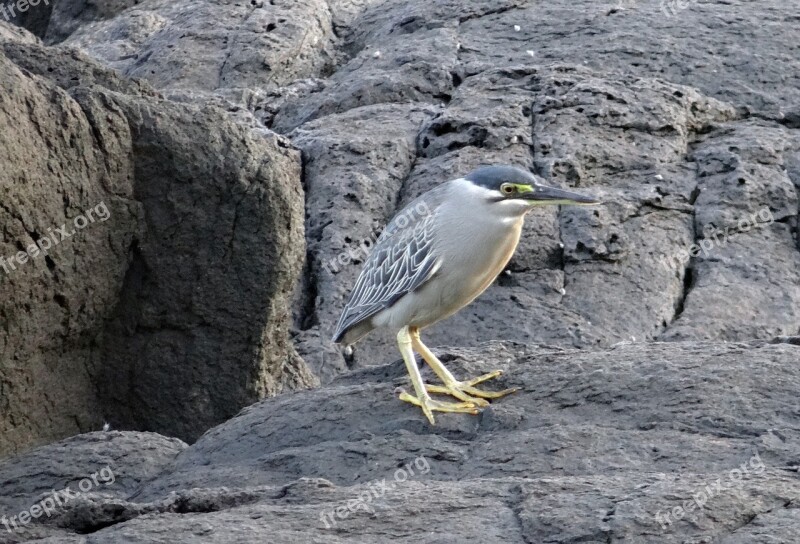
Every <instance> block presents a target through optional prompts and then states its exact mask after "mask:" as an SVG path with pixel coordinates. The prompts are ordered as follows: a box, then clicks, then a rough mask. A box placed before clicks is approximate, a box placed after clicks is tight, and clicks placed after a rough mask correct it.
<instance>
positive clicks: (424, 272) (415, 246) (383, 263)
mask: <svg viewBox="0 0 800 544" xmlns="http://www.w3.org/2000/svg"><path fill="white" fill-rule="evenodd" d="M415 202H417V201H415ZM418 208H419V206H417V207H414V203H413V202H412V204H410V205H409V206H407V207H406V208H405V209H404V210H403V211H402V212H400V213H399V214H398V215H397V217H395V219H394V220H392V222H390V223H389V225H387V227H386V228H385V229H384V231H383V232H382V233H381V235H380V236H379V237H378V240H377V242H376V243H375V247H374V249H373V250H372V252H371V253H370V255H369V257H368V258H367V261H366V262H365V263H364V268H363V269H362V270H361V274H359V276H358V279H357V280H356V284H355V286H354V287H353V291H352V292H351V293H350V298H349V299H348V301H347V304H346V305H345V307H344V310H343V311H342V316H341V317H340V318H339V322H338V323H337V325H336V333H335V334H334V342H338V341H340V340H341V338H342V336H344V333H345V332H346V331H347V330H348V329H350V328H351V327H353V326H355V325H357V324H358V323H361V322H362V321H364V320H366V319H369V318H370V317H372V316H374V315H375V314H377V313H378V312H380V311H381V310H383V309H384V308H388V307H390V306H392V305H393V304H395V303H396V302H397V301H398V300H399V299H401V298H402V297H403V296H404V295H406V294H407V293H410V292H412V291H414V290H415V289H417V288H418V287H420V286H421V285H422V284H423V283H425V282H426V281H428V280H429V279H430V277H431V276H432V275H433V274H434V273H435V272H436V269H437V268H438V264H439V261H438V259H437V258H436V257H435V256H434V255H433V236H432V233H433V226H434V221H435V215H436V214H435V210H430V209H428V208H427V207H426V210H427V213H411V212H413V211H414V210H417V209H418Z"/></svg>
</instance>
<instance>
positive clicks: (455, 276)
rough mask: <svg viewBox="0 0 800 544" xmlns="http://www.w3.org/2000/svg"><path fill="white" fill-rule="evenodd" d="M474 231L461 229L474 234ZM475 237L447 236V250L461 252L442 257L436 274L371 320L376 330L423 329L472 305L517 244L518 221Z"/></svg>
mask: <svg viewBox="0 0 800 544" xmlns="http://www.w3.org/2000/svg"><path fill="white" fill-rule="evenodd" d="M475 230H476V229H464V230H463V232H472V233H474V232H475ZM479 230H481V232H480V234H479V235H477V236H476V235H474V234H473V235H472V236H471V237H470V238H461V239H459V238H458V237H459V233H457V232H454V233H450V234H451V236H452V239H451V240H450V243H449V245H448V247H451V248H464V249H463V250H460V251H457V252H450V253H449V254H447V253H445V254H446V257H445V258H444V260H443V262H442V266H441V268H440V269H439V271H438V272H437V273H436V274H435V275H434V277H433V278H432V279H430V280H429V281H428V282H427V283H425V284H424V285H423V286H422V287H421V288H419V289H418V290H416V291H415V292H412V293H408V294H407V295H406V296H404V297H402V298H401V299H400V300H398V301H397V303H395V305H394V306H392V308H390V309H387V310H386V311H384V312H381V314H379V315H377V316H375V317H376V319H375V322H374V323H375V325H376V326H387V327H391V328H395V329H400V328H401V327H403V326H405V325H411V326H414V327H420V328H423V327H427V326H430V325H432V324H433V323H436V322H437V321H439V320H441V319H445V318H447V317H449V316H451V315H453V314H454V313H455V312H457V311H458V310H460V309H461V308H463V307H464V306H466V305H467V304H469V303H470V302H472V301H473V300H474V299H475V298H476V297H478V295H480V294H481V293H482V292H483V291H485V290H486V288H487V287H489V286H490V285H491V284H492V282H493V281H494V280H495V278H497V276H498V274H500V272H502V271H503V268H505V266H506V264H508V261H509V260H510V259H511V257H512V256H513V254H514V250H515V249H516V247H517V244H518V243H519V237H520V233H521V230H522V220H521V219H520V221H518V222H514V223H513V224H509V225H507V226H506V227H505V231H504V232H498V231H497V229H496V228H495V230H494V231H492V230H487V229H479Z"/></svg>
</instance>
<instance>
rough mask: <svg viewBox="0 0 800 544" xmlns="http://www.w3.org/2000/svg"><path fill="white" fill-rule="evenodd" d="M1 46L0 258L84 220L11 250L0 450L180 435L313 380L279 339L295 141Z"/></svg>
mask: <svg viewBox="0 0 800 544" xmlns="http://www.w3.org/2000/svg"><path fill="white" fill-rule="evenodd" d="M2 47H3V49H2V51H4V52H5V54H6V55H7V57H6V56H2V55H0V60H2V70H3V78H2V81H3V82H4V85H5V86H6V87H4V92H3V97H2V98H1V99H0V100H3V101H4V104H3V107H2V108H0V112H2V113H5V116H2V113H0V123H5V125H6V127H7V128H6V129H5V130H3V131H2V132H3V134H5V135H7V136H8V135H12V134H13V135H14V136H13V138H12V139H8V138H6V140H3V141H2V144H3V145H2V149H0V154H4V155H5V156H3V157H2V162H3V163H4V164H6V165H8V166H7V167H6V168H5V169H3V172H2V173H0V176H2V177H0V179H1V180H2V184H1V185H0V186H2V187H3V191H4V195H3V197H2V199H1V200H2V202H0V215H3V214H4V215H5V217H3V219H2V225H3V226H4V229H5V231H4V233H3V237H2V239H0V256H3V257H5V258H7V259H9V258H11V257H12V256H13V257H15V258H16V256H17V255H18V252H20V251H24V250H26V249H27V248H28V247H30V246H31V245H32V244H34V243H35V242H36V241H39V240H42V239H45V238H47V237H51V238H52V235H55V233H56V232H57V231H56V230H55V229H57V228H58V227H60V226H61V225H63V224H67V226H68V231H67V233H68V234H69V228H70V225H72V224H73V223H74V221H75V219H76V218H79V219H81V221H82V223H83V218H84V217H85V218H86V219H87V220H89V221H88V223H89V224H90V225H87V226H85V230H83V229H80V228H79V227H80V225H78V224H75V229H74V230H76V234H75V237H74V238H72V237H71V236H68V237H69V240H65V241H64V242H63V243H62V244H60V245H58V246H57V247H54V248H53V251H52V252H51V254H50V255H47V256H43V255H42V254H41V252H40V253H39V254H38V258H30V262H27V261H28V259H29V258H28V257H25V260H26V262H25V263H22V262H21V261H16V260H15V261H14V263H19V264H15V265H14V267H13V268H12V267H11V264H8V263H9V261H8V260H7V261H6V263H7V267H8V268H9V270H5V271H4V272H3V276H2V283H0V315H2V316H3V321H4V326H5V334H2V335H0V346H2V348H1V349H0V352H2V353H4V354H5V355H4V358H3V367H2V370H1V371H2V384H3V389H4V390H3V395H2V402H3V412H2V419H0V422H1V423H0V425H2V433H0V434H2V439H0V452H3V453H8V452H14V451H18V450H19V449H21V448H24V447H26V446H30V445H34V444H37V443H41V442H43V441H48V440H52V439H54V438H58V437H62V436H65V435H69V434H74V433H76V432H81V431H87V430H92V429H98V428H99V427H100V426H101V425H102V424H103V421H104V420H107V421H110V422H111V423H112V424H113V425H114V427H115V428H116V427H123V428H146V429H157V430H159V431H161V432H163V433H166V434H171V435H176V436H181V437H184V438H186V439H187V440H191V439H194V438H196V437H197V436H199V435H200V434H202V432H203V431H204V430H206V429H207V428H208V427H210V426H211V425H213V424H215V423H219V422H221V421H223V420H225V419H227V418H229V417H231V416H232V415H233V414H235V413H236V411H237V410H239V409H240V408H241V407H243V406H246V405H248V404H250V403H252V402H254V401H255V400H257V399H259V398H262V397H263V396H265V395H274V394H277V393H279V392H281V391H284V390H288V389H293V388H303V387H307V386H309V385H312V384H314V383H315V378H314V377H313V376H312V375H311V374H310V373H309V372H308V371H307V369H306V367H305V364H304V363H303V361H302V360H301V359H300V358H299V357H298V356H297V354H296V352H295V350H294V348H293V347H292V346H291V344H290V343H289V337H288V332H289V331H288V329H289V323H290V314H289V304H290V297H291V292H292V289H293V286H294V284H295V281H296V279H297V278H298V277H299V276H300V273H301V267H302V260H303V256H304V253H305V250H304V241H303V222H302V221H303V216H302V189H301V186H300V163H299V156H298V154H297V152H296V151H293V150H292V149H290V146H289V144H288V143H287V142H286V141H285V140H284V139H282V138H280V137H278V136H276V135H275V134H273V133H270V132H269V131H265V130H263V129H261V130H253V129H251V128H248V127H245V126H243V125H241V124H237V123H235V122H234V121H232V120H231V119H229V118H228V117H227V116H226V114H225V113H224V112H222V111H221V110H218V109H216V108H213V107H206V108H200V107H197V106H190V105H182V104H176V103H173V102H168V101H165V100H163V99H160V98H158V97H157V96H156V95H155V92H154V91H152V89H151V88H150V87H149V86H148V85H146V84H141V83H131V82H127V81H125V80H123V79H120V78H119V77H118V76H116V75H114V74H113V73H112V72H110V71H108V70H107V69H103V68H101V67H100V66H98V65H96V64H94V63H92V62H91V61H88V60H87V59H86V58H85V57H83V56H81V55H80V54H78V53H75V52H72V51H68V50H55V51H53V50H50V49H45V48H42V47H41V46H39V45H24V44H20V43H8V42H6V43H5V44H3V46H2ZM15 59H24V60H20V61H19V63H20V64H19V65H17V64H15V62H16V60H15ZM12 60H13V61H14V62H12ZM23 67H24V71H23ZM70 74H71V76H72V77H70ZM48 80H49V81H48ZM12 123H13V127H14V128H13V129H11V128H9V127H10V126H12ZM31 150H40V151H41V152H40V153H38V154H32V153H31ZM54 187H55V188H56V189H55V190H54V189H53V188H54ZM90 213H92V214H94V215H93V216H92V217H93V218H94V222H92V221H91V220H90V219H91V217H90ZM78 230H80V232H77V231H78ZM59 241H60V240H59ZM232 278H235V281H232Z"/></svg>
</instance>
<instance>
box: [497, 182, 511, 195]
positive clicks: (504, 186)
mask: <svg viewBox="0 0 800 544" xmlns="http://www.w3.org/2000/svg"><path fill="white" fill-rule="evenodd" d="M500 192H502V193H503V194H504V195H510V194H511V193H513V192H514V186H513V185H511V184H510V183H504V184H502V185H501V186H500Z"/></svg>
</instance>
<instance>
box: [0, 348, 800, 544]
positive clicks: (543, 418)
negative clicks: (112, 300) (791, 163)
mask: <svg viewBox="0 0 800 544" xmlns="http://www.w3.org/2000/svg"><path fill="white" fill-rule="evenodd" d="M796 340H797V339H794V342H796ZM790 342H793V341H792V340H787V342H782V343H777V344H771V345H770V344H763V343H760V344H759V343H750V344H745V343H712V342H700V343H688V342H687V343H674V342H673V343H649V344H628V345H621V346H618V347H615V348H610V349H595V350H577V349H574V348H570V349H567V348H559V347H554V346H536V345H530V344H527V345H526V344H515V343H508V342H506V343H488V344H482V345H480V346H479V347H477V348H444V349H441V350H438V355H439V356H440V358H441V359H442V360H443V361H445V364H447V365H448V366H449V367H450V368H451V369H452V370H453V371H454V373H455V374H456V375H457V376H459V377H467V376H474V375H478V374H481V373H484V372H487V371H490V370H494V369H503V370H505V371H506V374H505V375H503V376H502V377H501V378H499V379H498V380H496V381H495V383H491V382H488V383H487V384H485V387H486V388H487V389H495V388H498V389H499V388H504V387H518V388H519V391H518V392H517V393H515V394H514V395H512V396H509V397H506V398H504V399H501V400H499V401H495V402H493V403H492V405H491V406H490V407H489V408H487V409H485V410H484V411H483V413H482V414H481V415H479V416H472V415H466V414H437V415H436V425H435V426H430V425H429V424H428V422H427V421H426V420H425V418H424V417H423V416H422V414H421V412H420V410H419V409H418V408H416V407H414V406H411V405H409V404H406V403H403V402H400V401H399V400H398V399H397V398H396V392H395V388H396V387H398V386H400V387H405V388H408V387H409V383H408V378H407V375H406V373H405V369H404V365H403V363H402V362H401V361H396V362H394V363H391V364H388V365H382V366H376V367H373V368H370V369H365V370H361V371H356V372H352V373H349V374H348V375H346V376H343V377H341V378H339V379H338V380H336V381H335V382H333V383H332V384H330V385H328V386H325V387H323V388H319V389H315V390H311V391H304V392H298V393H296V394H294V395H291V396H286V395H284V396H281V397H277V398H272V399H267V400H264V401H261V402H259V403H258V404H255V405H253V406H251V407H249V408H247V409H245V410H244V411H242V412H241V413H240V414H239V415H238V416H236V417H235V418H233V419H232V420H230V421H228V422H226V423H224V424H222V425H220V426H218V427H216V428H215V429H212V430H210V431H209V432H208V433H206V434H205V435H204V436H203V437H202V438H201V439H200V440H198V441H197V442H196V443H195V444H193V445H192V446H190V447H188V448H185V449H181V448H180V445H179V444H173V445H169V446H168V445H167V441H166V440H165V439H164V440H162V442H161V444H164V446H161V447H162V449H161V450H158V451H161V452H162V453H160V454H159V455H158V456H157V459H158V461H156V462H154V465H155V464H158V463H162V462H164V461H166V460H167V459H168V458H169V457H170V455H171V453H170V452H173V451H174V452H175V455H174V457H172V459H171V462H169V463H168V464H163V465H162V466H163V470H162V471H161V473H159V474H154V473H153V472H154V471H151V470H150V468H155V467H154V466H153V467H148V468H144V469H143V468H129V467H127V465H126V463H127V460H129V459H130V460H131V461H132V463H131V464H132V465H133V466H134V467H140V466H141V463H139V462H137V461H136V460H137V459H140V457H139V456H138V454H133V453H132V452H131V450H132V449H133V448H136V447H137V446H136V445H134V443H133V440H125V439H124V438H123V437H124V436H126V434H127V433H120V434H116V435H113V434H112V436H113V438H112V439H109V440H105V441H104V442H103V446H100V445H99V444H100V443H99V442H98V440H99V439H100V438H102V437H103V436H104V435H103V434H101V433H95V434H94V435H89V436H88V437H86V438H83V437H77V438H76V439H72V440H71V441H68V442H65V443H62V444H58V445H54V446H52V447H53V448H57V449H58V451H60V452H62V453H63V456H64V457H68V458H69V459H70V462H69V463H63V464H56V465H55V467H54V468H53V464H52V463H51V464H48V465H47V466H48V467H50V468H49V469H42V471H43V472H45V471H46V470H52V471H53V472H54V473H55V474H54V475H53V476H48V478H49V479H48V484H47V485H48V486H49V485H50V483H51V482H52V481H54V480H56V479H57V475H58V474H59V472H58V471H59V470H62V471H63V472H64V473H65V474H66V476H64V477H63V478H62V480H60V481H63V482H68V481H73V480H72V479H73V478H75V477H77V476H79V475H81V474H82V473H83V474H86V473H88V472H91V471H93V470H95V467H97V466H98V463H111V466H112V467H113V468H114V470H116V469H117V467H119V469H120V470H122V469H123V467H125V470H127V471H129V474H130V473H133V472H135V473H136V474H137V475H136V476H132V479H134V480H135V478H138V477H139V475H141V474H143V473H145V472H147V473H149V474H152V477H151V478H150V479H149V480H148V481H145V482H143V483H142V485H140V486H138V488H137V489H136V491H135V492H133V493H131V494H130V495H128V496H127V497H125V496H124V495H125V493H123V491H129V488H125V489H123V488H119V489H115V487H116V484H113V485H108V486H105V485H104V486H102V487H100V491H97V490H96V489H91V490H88V491H87V492H86V493H84V494H81V495H80V496H79V497H77V498H76V499H75V500H74V501H72V502H71V503H70V504H69V505H66V506H65V507H64V508H60V509H58V510H57V511H55V512H53V514H52V515H51V516H49V517H48V518H44V519H41V520H37V521H35V522H34V523H31V524H29V525H27V526H26V527H25V529H24V531H23V530H20V531H17V532H15V533H13V538H17V539H18V540H17V541H25V540H26V539H28V538H31V539H33V538H41V537H45V536H49V537H50V540H49V541H48V540H42V542H56V541H60V542H80V543H86V544H95V543H97V544H100V543H106V542H109V543H110V542H155V543H159V542H163V543H176V542H177V543H183V542H187V543H189V542H192V543H197V542H201V543H202V542H222V543H224V542H253V543H255V542H264V541H271V542H286V543H293V542H298V543H300V542H313V541H320V542H340V543H344V542H348V543H351V542H359V543H365V544H366V543H376V542H377V543H389V542H451V541H452V542H455V541H459V542H463V541H492V542H510V543H520V544H521V543H523V542H550V541H563V542H567V541H570V542H608V541H616V540H627V541H631V542H674V543H680V542H687V541H691V542H701V541H713V542H725V543H729V544H733V543H740V542H741V543H744V542H747V543H764V544H766V543H768V542H775V541H782V542H790V541H792V540H793V538H794V535H796V534H797V531H798V530H800V516H798V512H797V510H798V509H797V504H798V500H800V486H798V474H797V471H798V452H800V441H798V436H800V435H798V433H797V429H798V427H800V405H798V400H797V394H796V392H797V390H798V388H799V387H800V369H798V366H797V365H796V361H797V357H798V347H797V346H796V345H793V344H792V343H790ZM424 375H425V377H426V379H431V378H432V377H433V376H432V374H430V373H428V372H427V371H426V372H425V373H424ZM86 443H90V444H92V446H91V447H92V449H93V451H95V455H94V456H92V457H91V458H87V457H86V454H85V451H86V450H87V446H86ZM158 443H159V442H158V441H157V440H156V439H155V437H154V438H148V439H147V441H145V442H144V444H145V446H146V447H154V445H155V444H158ZM178 450H179V451H178ZM73 451H74V454H73V453H72V452H73ZM42 455H43V456H44V458H45V459H49V458H50V454H48V453H38V452H35V453H33V454H29V456H28V457H26V456H23V457H22V458H20V459H17V460H16V461H13V462H11V463H7V464H6V465H0V481H3V479H4V478H8V476H7V475H8V474H9V473H12V474H20V473H22V472H24V473H25V474H28V471H29V470H30V468H25V469H24V470H23V469H20V468H19V467H21V466H24V467H33V466H37V465H35V464H34V462H33V460H34V459H40V458H41V456H42ZM39 478H41V477H40V476H36V475H30V476H28V477H27V478H26V481H30V482H34V483H35V482H37V481H39ZM33 487H34V485H33V484H31V490H30V493H29V494H28V503H29V504H31V505H32V504H35V503H36V501H37V500H41V499H40V496H39V495H38V494H37V490H36V489H33ZM16 489H18V492H17V493H18V496H17V499H19V498H21V497H22V495H23V491H24V486H23V485H22V484H21V483H19V484H17V488H16ZM19 504H21V503H15V508H17V507H19ZM22 508H24V507H22ZM57 539H61V540H57Z"/></svg>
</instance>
